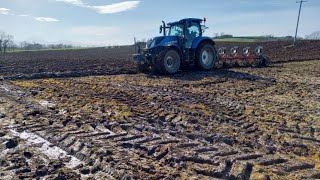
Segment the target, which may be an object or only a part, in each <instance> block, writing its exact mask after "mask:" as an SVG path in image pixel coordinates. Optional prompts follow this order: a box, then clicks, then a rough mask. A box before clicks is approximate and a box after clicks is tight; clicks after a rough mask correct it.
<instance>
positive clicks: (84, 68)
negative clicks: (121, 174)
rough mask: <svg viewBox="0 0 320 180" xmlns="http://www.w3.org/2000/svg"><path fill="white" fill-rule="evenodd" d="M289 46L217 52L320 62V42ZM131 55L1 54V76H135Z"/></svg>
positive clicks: (121, 50)
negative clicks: (260, 51) (258, 53)
mask: <svg viewBox="0 0 320 180" xmlns="http://www.w3.org/2000/svg"><path fill="white" fill-rule="evenodd" d="M291 44H292V43H291V42H288V41H273V42H262V43H233V42H224V43H222V42H219V43H217V44H216V49H219V48H220V47H227V48H228V49H230V48H232V47H234V46H238V47H239V51H240V52H241V51H242V49H243V48H244V47H248V46H249V47H251V48H252V50H254V49H255V47H257V46H262V47H263V48H264V49H263V52H264V55H265V56H267V57H268V58H269V59H270V60H271V61H272V62H274V63H278V62H290V61H303V60H315V59H320V53H319V52H320V41H299V42H298V43H297V45H296V46H295V47H290V45H291ZM132 54H134V47H133V46H122V47H118V48H92V49H81V50H64V51H37V52H21V53H10V54H0V77H1V76H2V77H4V78H6V79H38V78H51V77H53V78H55V77H80V76H89V75H115V74H135V73H138V70H137V68H136V66H135V65H134V63H133V62H132Z"/></svg>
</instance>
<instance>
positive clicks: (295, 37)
mask: <svg viewBox="0 0 320 180" xmlns="http://www.w3.org/2000/svg"><path fill="white" fill-rule="evenodd" d="M305 2H308V1H304V0H301V1H297V2H296V3H300V8H299V14H298V21H297V28H296V35H295V36H294V41H293V45H295V44H296V41H297V34H298V28H299V22H300V14H301V7H302V3H305Z"/></svg>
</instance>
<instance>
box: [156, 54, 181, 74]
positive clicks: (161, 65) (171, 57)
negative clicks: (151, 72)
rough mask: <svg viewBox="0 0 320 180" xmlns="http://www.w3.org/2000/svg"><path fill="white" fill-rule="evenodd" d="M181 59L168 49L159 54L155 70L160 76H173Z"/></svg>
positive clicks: (178, 67)
mask: <svg viewBox="0 0 320 180" xmlns="http://www.w3.org/2000/svg"><path fill="white" fill-rule="evenodd" d="M180 65H181V58H180V55H179V53H178V52H177V51H176V50H173V49H168V50H164V51H163V52H161V53H160V55H159V58H158V60H157V65H156V66H157V70H158V72H159V73H160V74H175V73H177V72H178V70H179V69H180Z"/></svg>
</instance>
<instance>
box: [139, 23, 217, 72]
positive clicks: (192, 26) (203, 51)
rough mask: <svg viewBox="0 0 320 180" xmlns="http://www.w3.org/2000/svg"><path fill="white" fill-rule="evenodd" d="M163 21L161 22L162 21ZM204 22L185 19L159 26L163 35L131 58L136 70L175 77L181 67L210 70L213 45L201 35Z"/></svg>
mask: <svg viewBox="0 0 320 180" xmlns="http://www.w3.org/2000/svg"><path fill="white" fill-rule="evenodd" d="M162 22H163V21H162ZM205 22H206V19H205V18H204V19H196V18H187V19H182V20H180V21H177V22H172V23H168V24H166V23H165V22H163V25H161V26H160V34H161V33H163V36H159V37H155V38H152V39H151V40H149V41H148V42H147V44H146V48H145V49H140V47H139V50H138V53H137V54H134V56H133V59H134V61H135V62H136V64H137V66H138V68H139V70H140V71H142V72H145V71H149V70H151V71H153V72H157V73H160V74H175V73H177V72H178V71H179V69H181V68H182V67H190V66H196V67H198V68H199V69H201V70H210V69H212V68H213V67H214V64H215V62H216V60H217V51H216V49H215V42H214V41H213V40H212V39H211V38H210V37H205V36H203V33H204V30H205V29H206V28H207V27H206V26H205Z"/></svg>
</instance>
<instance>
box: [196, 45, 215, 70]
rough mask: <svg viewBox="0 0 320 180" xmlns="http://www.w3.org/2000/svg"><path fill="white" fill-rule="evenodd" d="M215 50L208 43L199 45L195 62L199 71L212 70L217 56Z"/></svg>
mask: <svg viewBox="0 0 320 180" xmlns="http://www.w3.org/2000/svg"><path fill="white" fill-rule="evenodd" d="M216 54H217V53H216V50H215V48H214V46H213V45H211V44H210V43H204V44H201V45H200V47H199V48H198V50H197V53H196V62H197V65H198V67H199V68H200V69H202V70H210V69H212V68H213V66H214V64H215V62H216V60H217V56H216Z"/></svg>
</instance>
